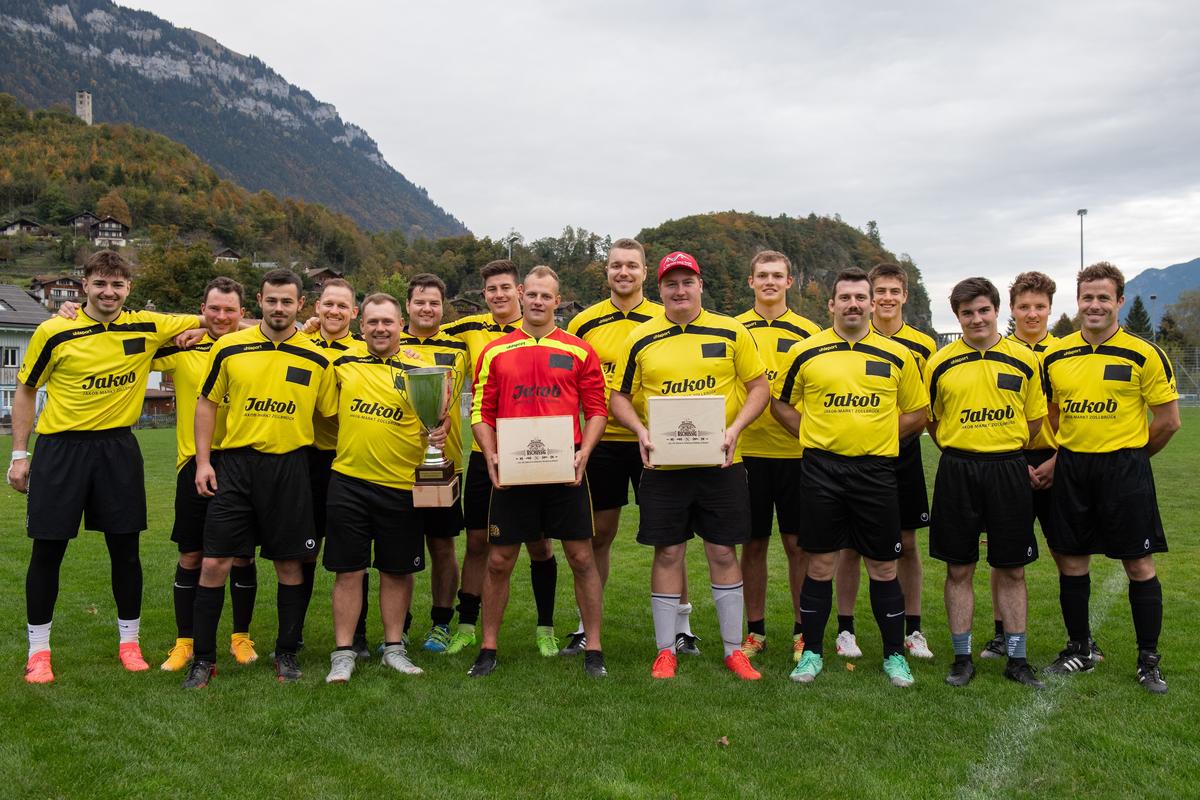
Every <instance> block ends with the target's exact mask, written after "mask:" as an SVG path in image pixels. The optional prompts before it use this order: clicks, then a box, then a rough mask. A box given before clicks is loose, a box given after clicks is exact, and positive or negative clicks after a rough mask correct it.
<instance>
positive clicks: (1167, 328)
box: [1157, 311, 1191, 347]
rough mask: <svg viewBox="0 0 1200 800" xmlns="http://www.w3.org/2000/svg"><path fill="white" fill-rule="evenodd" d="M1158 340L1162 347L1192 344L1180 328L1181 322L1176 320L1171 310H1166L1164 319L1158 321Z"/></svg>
mask: <svg viewBox="0 0 1200 800" xmlns="http://www.w3.org/2000/svg"><path fill="white" fill-rule="evenodd" d="M1157 340H1158V345H1159V346H1160V347H1171V346H1177V347H1186V346H1187V345H1189V344H1191V343H1190V342H1188V340H1187V337H1186V336H1184V335H1183V331H1181V330H1180V329H1179V323H1178V322H1176V321H1175V317H1174V316H1173V315H1172V314H1171V312H1170V311H1164V312H1163V315H1162V319H1161V320H1160V321H1159V323H1158V337H1157Z"/></svg>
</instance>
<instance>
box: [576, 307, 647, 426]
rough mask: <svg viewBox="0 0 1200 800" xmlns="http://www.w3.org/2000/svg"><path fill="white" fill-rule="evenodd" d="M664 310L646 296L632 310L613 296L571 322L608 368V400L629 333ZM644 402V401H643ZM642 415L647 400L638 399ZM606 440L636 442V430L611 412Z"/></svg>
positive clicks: (601, 366)
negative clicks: (618, 419)
mask: <svg viewBox="0 0 1200 800" xmlns="http://www.w3.org/2000/svg"><path fill="white" fill-rule="evenodd" d="M662 313H663V307H662V306H661V305H659V304H658V303H656V302H654V301H653V300H647V299H646V298H644V297H643V298H642V302H640V303H638V304H637V305H636V306H634V307H633V308H631V309H629V311H622V310H621V309H619V308H617V307H616V306H615V305H614V304H613V301H612V298H611V297H608V298H606V299H604V300H601V301H600V302H599V303H596V304H595V305H592V306H588V307H587V308H585V309H584V310H583V311H580V312H579V313H578V314H576V315H575V317H573V318H572V319H571V321H570V322H568V323H567V333H570V334H573V335H575V336H578V337H579V338H580V339H583V340H584V341H585V342H587V343H588V344H589V345H591V346H592V349H593V350H595V351H596V355H597V356H599V357H600V369H602V370H603V371H604V400H605V402H607V401H608V398H609V395H611V394H612V389H613V384H614V381H615V377H616V374H617V362H618V361H620V360H621V355H622V353H624V352H625V342H626V340H627V339H628V338H629V334H630V333H631V332H632V331H633V329H634V328H636V327H637V326H638V325H641V324H642V323H643V322H649V321H650V319H652V318H653V317H656V316H658V315H660V314H662ZM639 404H640V405H639ZM634 408H635V410H637V412H638V416H645V414H644V411H645V401H644V400H640V399H639V400H638V401H637V403H635V404H634ZM601 440H602V441H607V442H636V441H637V437H636V436H634V435H633V432H632V431H630V430H629V429H628V428H626V427H625V426H624V425H622V424H621V423H619V422H617V421H616V419H614V418H613V416H612V414H611V413H610V414H609V415H608V424H607V425H605V427H604V435H603V436H602V437H601Z"/></svg>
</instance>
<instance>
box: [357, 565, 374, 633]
mask: <svg viewBox="0 0 1200 800" xmlns="http://www.w3.org/2000/svg"><path fill="white" fill-rule="evenodd" d="M370 599H371V573H370V572H364V573H363V584H362V609H361V610H360V611H359V612H358V624H357V625H355V626H354V638H356V639H366V638H367V603H368V602H369V601H370Z"/></svg>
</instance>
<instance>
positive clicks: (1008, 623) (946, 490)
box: [925, 278, 1046, 689]
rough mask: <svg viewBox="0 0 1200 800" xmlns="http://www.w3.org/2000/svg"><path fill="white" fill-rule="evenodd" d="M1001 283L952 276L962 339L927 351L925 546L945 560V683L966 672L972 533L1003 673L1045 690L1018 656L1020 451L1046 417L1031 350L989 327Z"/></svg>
mask: <svg viewBox="0 0 1200 800" xmlns="http://www.w3.org/2000/svg"><path fill="white" fill-rule="evenodd" d="M999 307H1000V292H999V291H998V290H997V289H996V287H995V286H994V285H993V284H992V282H991V281H989V280H988V279H987V278H967V279H966V280H962V281H959V282H958V283H957V284H956V285H955V286H954V289H953V290H951V292H950V308H951V310H953V311H954V315H955V316H956V317H957V318H958V323H959V325H960V326H961V327H962V338H961V339H958V340H957V341H955V342H952V343H951V344H949V345H947V346H946V347H944V348H942V349H941V350H939V351H938V352H937V353H935V354H933V355H932V356H930V358H929V363H928V364H927V365H926V370H925V385H926V387H927V388H928V390H929V435H930V436H932V437H933V439H934V442H935V443H936V444H937V446H938V447H940V448H941V450H942V456H941V459H940V460H939V461H938V470H937V478H936V480H935V483H934V492H933V513H932V515H931V516H932V519H931V521H930V528H929V554H930V555H931V556H933V557H934V558H936V559H938V560H940V561H945V562H946V591H945V597H946V616H947V618H948V619H949V622H950V639H951V642H952V644H953V646H954V663H953V664H952V665H951V667H950V674H949V675H947V676H946V683H948V684H949V685H951V686H966V685H967V684H968V683H970V682H971V679H972V678H974V677H975V664H974V662H973V661H972V660H971V624H972V620H973V618H974V615H975V589H974V586H973V580H974V577H975V565H976V564H977V563H978V562H979V534H980V533H981V532H983V531H987V537H988V539H987V560H988V564H990V565H991V567H992V573H993V576H994V580H995V584H996V601H995V602H996V604H997V606H998V607H999V609H1000V618H1001V619H1002V620H1003V622H1004V643H1005V647H1006V650H1007V654H1008V664H1007V665H1006V666H1005V668H1004V677H1005V678H1008V679H1009V680H1011V681H1016V682H1017V683H1020V684H1024V685H1025V686H1030V687H1032V688H1035V689H1044V688H1045V684H1043V683H1042V682H1041V681H1039V680H1038V679H1037V673H1036V672H1035V671H1034V669H1033V667H1032V666H1031V665H1030V664H1029V662H1028V661H1027V660H1026V641H1025V631H1026V628H1025V621H1026V613H1027V610H1028V594H1027V592H1026V588H1025V565H1026V564H1031V563H1033V562H1034V561H1036V560H1037V539H1036V538H1035V537H1034V535H1033V490H1032V488H1031V487H1030V485H1029V466H1028V464H1026V462H1025V456H1024V453H1023V452H1022V449H1023V448H1024V446H1025V444H1026V443H1027V442H1028V441H1029V440H1030V439H1032V438H1033V437H1034V436H1036V435H1037V432H1038V430H1039V429H1040V428H1041V426H1042V424H1043V423H1044V420H1045V416H1046V396H1045V394H1043V392H1042V387H1041V385H1040V370H1041V367H1040V365H1039V364H1038V360H1037V357H1036V356H1035V355H1034V354H1033V353H1032V352H1031V351H1030V350H1029V349H1028V348H1027V347H1024V346H1022V345H1019V344H1017V343H1015V342H1013V341H1011V340H1009V339H1005V338H1004V337H1003V336H1001V335H1000V333H999V331H998V330H997V329H996V318H997V314H998V313H999Z"/></svg>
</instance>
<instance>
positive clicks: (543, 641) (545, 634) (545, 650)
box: [534, 625, 558, 658]
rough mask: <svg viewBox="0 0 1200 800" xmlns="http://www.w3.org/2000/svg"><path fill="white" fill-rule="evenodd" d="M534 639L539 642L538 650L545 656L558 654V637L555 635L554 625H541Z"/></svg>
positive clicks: (549, 656)
mask: <svg viewBox="0 0 1200 800" xmlns="http://www.w3.org/2000/svg"><path fill="white" fill-rule="evenodd" d="M534 641H536V642H537V649H538V652H539V653H541V654H542V655H543V656H544V657H545V658H553V657H554V656H557V655H558V637H557V636H555V635H554V626H553V625H539V626H538V628H537V633H536V634H534Z"/></svg>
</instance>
